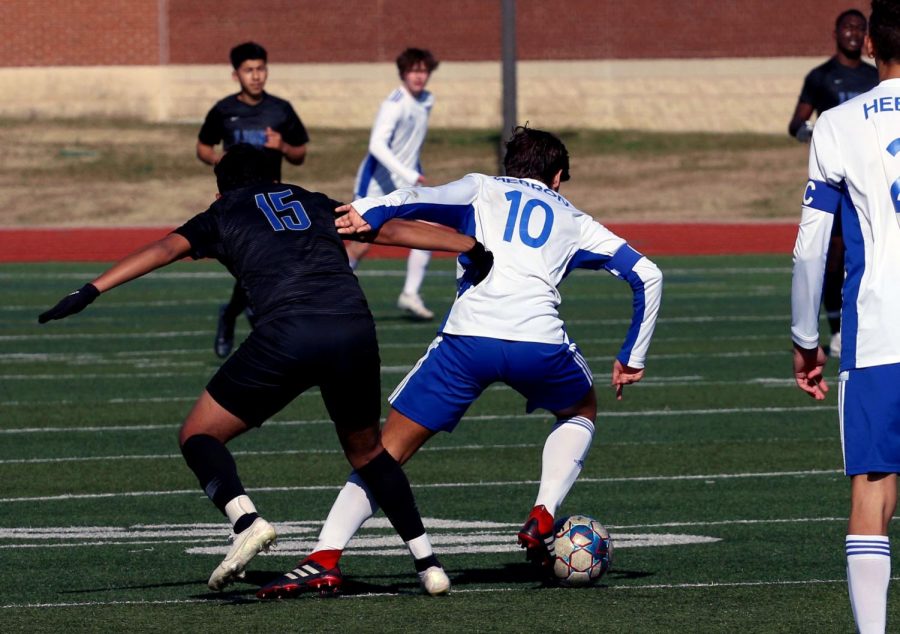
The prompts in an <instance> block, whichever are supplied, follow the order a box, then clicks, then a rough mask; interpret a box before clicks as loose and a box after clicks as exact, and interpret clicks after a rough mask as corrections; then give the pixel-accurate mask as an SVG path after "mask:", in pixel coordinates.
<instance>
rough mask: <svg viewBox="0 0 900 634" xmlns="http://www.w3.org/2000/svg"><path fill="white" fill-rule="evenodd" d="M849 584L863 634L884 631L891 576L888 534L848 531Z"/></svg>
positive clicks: (853, 605) (881, 632)
mask: <svg viewBox="0 0 900 634" xmlns="http://www.w3.org/2000/svg"><path fill="white" fill-rule="evenodd" d="M845 547H846V550H847V585H848V586H849V588H850V605H851V606H852V607H853V619H854V620H855V621H856V627H857V629H858V630H859V632H860V634H875V633H878V634H883V632H884V628H885V625H886V620H887V591H888V583H889V582H890V579H891V544H890V541H889V540H888V538H887V537H886V536H885V535H847V540H846V542H845Z"/></svg>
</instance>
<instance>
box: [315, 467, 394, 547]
mask: <svg viewBox="0 0 900 634" xmlns="http://www.w3.org/2000/svg"><path fill="white" fill-rule="evenodd" d="M377 510H378V505H377V504H375V500H373V499H372V496H371V494H370V493H369V489H368V488H367V487H366V484H365V483H364V482H363V481H362V478H360V477H359V475H357V473H356V471H354V472H353V473H351V474H350V477H349V478H347V483H346V484H345V485H344V488H343V489H341V492H340V493H338V496H337V499H336V500H335V501H334V504H333V505H332V506H331V511H329V512H328V517H327V518H325V524H324V525H323V526H322V530H321V531H320V532H319V541H318V542H317V543H316V546H315V548H313V550H312V552H317V551H320V550H344V549H345V548H346V547H347V544H348V543H350V540H351V539H353V536H354V535H355V534H356V531H358V530H359V527H360V526H362V525H363V523H364V522H365V521H366V520H367V519H369V518H370V517H372V516H373V515H374V514H375V511H377Z"/></svg>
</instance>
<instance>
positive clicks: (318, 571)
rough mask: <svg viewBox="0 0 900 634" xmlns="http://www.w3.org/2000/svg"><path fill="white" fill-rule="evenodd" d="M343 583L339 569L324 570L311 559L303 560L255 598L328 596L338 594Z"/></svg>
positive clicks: (267, 585) (269, 584)
mask: <svg viewBox="0 0 900 634" xmlns="http://www.w3.org/2000/svg"><path fill="white" fill-rule="evenodd" d="M343 582H344V576H343V575H342V574H341V569H340V567H338V566H335V567H334V568H327V569H326V568H325V567H324V566H322V565H320V564H317V563H316V562H314V561H312V560H311V559H304V560H303V561H301V562H300V563H299V564H297V567H296V568H294V569H293V570H291V571H290V572H287V573H285V574H283V575H281V576H280V577H278V579H276V580H275V581H272V582H271V583H267V584H266V585H264V586H263V587H262V588H260V589H259V591H258V592H257V593H256V596H257V598H259V599H287V598H290V597H296V596H299V595H301V594H305V593H307V592H318V593H319V595H321V596H329V595H335V594H337V593H338V592H340V589H341V584H342V583H343Z"/></svg>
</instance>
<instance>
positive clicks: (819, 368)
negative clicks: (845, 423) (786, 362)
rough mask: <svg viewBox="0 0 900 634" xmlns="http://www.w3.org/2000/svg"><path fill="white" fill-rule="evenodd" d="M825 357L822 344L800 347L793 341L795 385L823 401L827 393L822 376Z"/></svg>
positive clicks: (826, 386)
mask: <svg viewBox="0 0 900 634" xmlns="http://www.w3.org/2000/svg"><path fill="white" fill-rule="evenodd" d="M827 359H828V357H826V356H825V351H824V350H823V349H822V346H817V347H815V348H802V347H800V346H798V345H797V344H796V343H794V380H795V381H796V382H797V387H799V388H800V389H801V390H803V391H804V392H806V393H807V394H809V395H810V396H811V397H812V398H814V399H816V400H817V401H824V400H825V395H826V394H828V384H827V383H826V382H825V377H824V376H823V372H824V370H825V362H826V361H827Z"/></svg>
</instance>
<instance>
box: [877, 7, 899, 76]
mask: <svg viewBox="0 0 900 634" xmlns="http://www.w3.org/2000/svg"><path fill="white" fill-rule="evenodd" d="M869 37H870V38H871V39H872V44H873V45H874V46H875V55H876V56H877V57H878V59H880V60H882V61H885V62H890V61H900V2H897V0H872V15H871V17H870V18H869Z"/></svg>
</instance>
